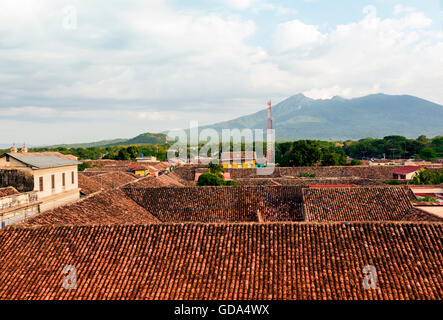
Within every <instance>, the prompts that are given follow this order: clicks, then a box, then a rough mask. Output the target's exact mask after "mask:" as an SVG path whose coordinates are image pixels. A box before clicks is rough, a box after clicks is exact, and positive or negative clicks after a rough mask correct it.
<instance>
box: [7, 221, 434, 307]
mask: <svg viewBox="0 0 443 320" xmlns="http://www.w3.org/2000/svg"><path fill="white" fill-rule="evenodd" d="M442 239H443V224H441V223H434V224H431V223H333V224H315V223H301V224H300V223H270V224H223V225H216V224H157V225H125V226H123V225H119V226H116V225H113V226H63V227H37V228H6V229H2V230H0V256H1V259H2V260H1V261H2V263H1V264H0V299H49V300H52V299H197V300H200V299H202V300H207V299H215V300H218V299H228V300H231V299H232V300H243V299H253V300H262V299H265V300H267V299H288V300H293V299H313V300H317V299H328V300H329V299H351V300H354V299H396V300H397V299H401V300H403V299H405V300H408V299H433V300H441V299H443V273H442V270H443V256H442V254H441V248H442V247H443V240H442ZM66 265H72V266H74V267H75V268H76V270H77V288H76V289H75V290H65V289H64V288H63V287H62V284H63V279H64V277H65V276H66V274H63V273H62V270H63V268H64V266H66ZM366 265H373V266H375V267H376V271H377V289H373V290H365V289H364V288H363V278H364V274H363V271H362V270H363V268H364V267H365V266H366Z"/></svg>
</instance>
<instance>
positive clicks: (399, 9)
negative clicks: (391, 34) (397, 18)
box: [394, 4, 416, 15]
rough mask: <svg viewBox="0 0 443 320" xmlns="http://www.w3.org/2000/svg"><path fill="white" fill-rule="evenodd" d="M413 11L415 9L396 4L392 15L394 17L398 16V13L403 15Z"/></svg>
mask: <svg viewBox="0 0 443 320" xmlns="http://www.w3.org/2000/svg"><path fill="white" fill-rule="evenodd" d="M414 11H416V10H415V8H413V7H405V6H403V5H401V4H397V5H396V6H395V7H394V14H395V15H398V14H400V13H405V12H407V13H409V12H414Z"/></svg>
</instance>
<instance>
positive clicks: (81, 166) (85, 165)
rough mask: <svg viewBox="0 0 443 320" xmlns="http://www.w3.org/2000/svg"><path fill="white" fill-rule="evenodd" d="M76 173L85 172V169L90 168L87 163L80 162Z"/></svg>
mask: <svg viewBox="0 0 443 320" xmlns="http://www.w3.org/2000/svg"><path fill="white" fill-rule="evenodd" d="M77 167H78V171H85V169H86V168H92V166H91V164H90V163H89V162H82V163H80V164H79V165H78V166H77Z"/></svg>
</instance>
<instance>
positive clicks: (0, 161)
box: [0, 156, 27, 168]
mask: <svg viewBox="0 0 443 320" xmlns="http://www.w3.org/2000/svg"><path fill="white" fill-rule="evenodd" d="M7 158H8V157H7V156H6V157H2V158H0V168H2V167H3V168H27V166H26V165H25V164H23V163H22V162H20V161H18V160H16V159H14V158H12V157H9V161H7Z"/></svg>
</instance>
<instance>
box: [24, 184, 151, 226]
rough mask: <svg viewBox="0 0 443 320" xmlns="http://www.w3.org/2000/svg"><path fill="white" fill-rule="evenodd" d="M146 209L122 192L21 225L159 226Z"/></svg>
mask: <svg viewBox="0 0 443 320" xmlns="http://www.w3.org/2000/svg"><path fill="white" fill-rule="evenodd" d="M156 222H159V221H158V219H156V218H155V217H153V216H152V215H151V214H150V213H149V212H148V211H147V210H146V209H144V208H143V207H141V206H139V205H138V204H137V203H135V202H134V201H133V200H132V199H130V198H129V197H127V196H126V195H125V193H124V192H122V191H121V190H120V189H114V190H110V191H104V192H100V193H97V194H95V195H93V196H91V197H88V198H85V199H83V200H80V201H77V202H74V203H72V204H68V205H66V206H62V207H58V208H56V209H53V210H50V211H45V212H43V213H40V214H38V215H35V216H32V217H30V218H28V219H26V220H23V221H22V222H20V223H19V225H23V226H39V225H59V226H61V225H91V224H129V223H156Z"/></svg>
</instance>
